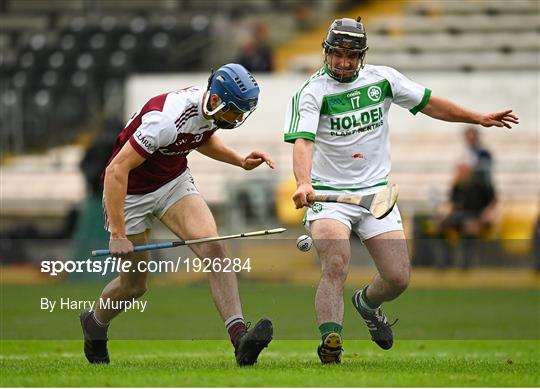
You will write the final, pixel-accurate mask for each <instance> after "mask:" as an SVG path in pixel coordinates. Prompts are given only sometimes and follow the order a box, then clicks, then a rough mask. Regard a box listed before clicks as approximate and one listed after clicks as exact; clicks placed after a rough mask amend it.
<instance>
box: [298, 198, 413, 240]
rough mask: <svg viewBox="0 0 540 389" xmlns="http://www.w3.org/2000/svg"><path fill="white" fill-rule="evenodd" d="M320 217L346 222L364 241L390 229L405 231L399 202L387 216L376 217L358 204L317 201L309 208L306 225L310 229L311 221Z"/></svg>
mask: <svg viewBox="0 0 540 389" xmlns="http://www.w3.org/2000/svg"><path fill="white" fill-rule="evenodd" d="M318 219H333V220H337V221H340V222H341V223H343V224H345V225H346V226H347V227H349V229H350V230H351V231H353V232H354V233H355V234H356V235H358V237H359V238H360V239H361V240H362V241H364V240H367V239H370V238H373V237H374V236H377V235H380V234H382V233H385V232H389V231H403V224H402V222H401V215H400V213H399V209H398V206H397V204H396V205H395V206H394V208H393V209H392V212H390V213H389V214H388V215H387V216H386V217H385V218H383V219H380V220H378V219H375V218H374V217H373V215H371V213H369V211H368V210H366V209H364V208H362V207H359V206H357V205H350V204H338V203H315V204H313V207H312V208H308V210H307V212H306V216H305V218H304V225H305V227H306V229H307V230H308V231H310V223H311V222H312V221H314V220H318Z"/></svg>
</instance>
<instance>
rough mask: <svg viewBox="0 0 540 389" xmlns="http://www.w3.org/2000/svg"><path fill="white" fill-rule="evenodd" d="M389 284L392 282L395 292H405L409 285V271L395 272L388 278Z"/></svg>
mask: <svg viewBox="0 0 540 389" xmlns="http://www.w3.org/2000/svg"><path fill="white" fill-rule="evenodd" d="M387 282H388V284H390V286H391V288H392V290H393V291H394V293H395V294H397V295H399V294H401V293H403V292H404V291H405V290H406V289H407V287H408V286H409V282H410V276H409V272H402V273H399V274H394V275H392V276H391V277H389V279H387Z"/></svg>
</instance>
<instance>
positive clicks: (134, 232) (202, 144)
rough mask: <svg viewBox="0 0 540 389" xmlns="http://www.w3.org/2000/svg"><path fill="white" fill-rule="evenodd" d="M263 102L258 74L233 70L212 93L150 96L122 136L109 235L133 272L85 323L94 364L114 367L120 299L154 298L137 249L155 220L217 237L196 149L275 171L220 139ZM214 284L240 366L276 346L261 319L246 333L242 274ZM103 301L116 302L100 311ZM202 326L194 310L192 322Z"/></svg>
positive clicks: (221, 252)
mask: <svg viewBox="0 0 540 389" xmlns="http://www.w3.org/2000/svg"><path fill="white" fill-rule="evenodd" d="M258 97H259V86H258V84H257V82H256V81H255V79H254V78H253V76H252V75H251V74H250V73H249V72H248V71H247V70H246V69H245V68H244V67H243V66H241V65H238V64H227V65H224V66H222V67H220V68H219V69H218V70H217V71H216V72H215V73H213V74H212V75H210V78H209V80H208V86H207V87H206V88H205V87H192V88H186V89H182V90H179V91H176V92H170V93H165V94H162V95H159V96H155V97H153V98H151V99H150V100H149V101H148V102H147V103H146V104H145V105H144V106H143V107H142V108H141V109H140V110H139V112H137V113H136V114H135V115H134V116H133V117H132V118H131V120H130V121H129V122H128V124H127V125H126V127H125V128H124V130H123V131H122V132H121V133H120V135H119V136H118V139H117V141H116V144H115V147H114V150H113V155H112V157H111V159H110V160H109V163H108V164H107V168H106V169H105V172H104V176H103V178H104V216H105V228H106V229H107V230H108V231H109V232H110V234H111V235H110V243H109V249H110V251H111V255H112V256H116V257H121V258H122V259H128V260H130V261H131V263H132V264H133V265H132V267H131V268H130V269H129V270H128V271H127V272H121V273H120V275H119V276H118V277H117V278H115V279H114V280H112V281H111V282H110V283H109V284H108V285H107V286H106V287H105V289H104V290H103V292H102V293H101V296H100V298H99V299H98V302H97V303H96V305H95V306H96V308H95V310H94V311H86V312H83V313H82V314H81V316H80V319H81V325H82V329H83V334H84V352H85V355H86V358H87V359H88V361H89V362H90V363H109V353H108V350H107V329H108V326H109V323H110V322H111V320H112V319H113V318H114V317H116V316H117V315H118V314H119V313H120V312H121V309H114V307H117V306H121V304H117V302H123V301H130V300H132V299H135V298H139V297H141V296H142V295H143V294H144V293H145V291H146V287H147V278H148V274H147V272H146V271H142V270H141V268H139V267H137V266H136V264H137V263H138V262H142V261H148V259H149V255H148V252H133V245H134V244H146V243H147V242H148V234H149V228H150V226H151V225H152V222H153V221H154V219H156V218H157V219H160V220H161V222H163V224H164V225H165V226H166V227H168V228H169V229H170V230H171V231H172V232H173V233H174V234H175V235H176V236H178V237H179V238H180V239H184V240H191V239H198V238H205V237H214V236H218V233H217V227H216V223H215V221H214V217H213V216H212V213H211V212H210V209H209V208H208V206H207V205H206V202H205V201H204V199H203V197H202V196H201V195H200V194H199V192H198V190H197V188H196V186H195V184H194V180H193V178H192V177H191V174H190V172H189V169H188V167H187V158H186V157H187V155H188V154H189V153H190V152H191V151H193V150H197V151H198V152H200V153H202V154H204V155H206V156H208V157H210V158H213V159H216V160H218V161H221V162H225V163H229V164H231V165H234V166H238V167H241V168H243V169H245V170H251V169H255V168H256V167H258V166H259V165H261V164H262V163H266V164H267V165H268V166H269V167H270V168H272V169H273V168H274V162H273V160H272V157H271V156H270V155H269V154H268V153H266V152H264V151H253V152H251V153H250V154H248V155H247V156H245V157H243V156H241V155H239V154H238V153H237V152H236V151H234V150H232V149H231V148H229V147H228V146H227V145H225V144H224V143H223V142H222V141H221V140H220V138H219V137H218V136H217V135H216V134H215V132H216V131H217V130H218V129H232V128H235V127H237V126H239V125H241V124H242V123H243V122H244V121H245V120H246V119H247V117H248V116H249V115H250V114H251V113H252V112H253V111H254V110H255V108H256V107H257V102H258ZM190 248H191V249H192V250H193V251H194V252H195V254H196V255H197V256H198V257H199V258H212V259H214V258H218V259H224V258H228V256H227V254H226V252H225V248H224V246H223V244H222V243H221V242H210V243H200V244H197V245H192V246H190ZM211 268H212V269H213V268H214V267H213V266H212V267H211ZM142 269H146V267H144V266H143V267H142ZM208 279H209V283H210V289H211V292H212V297H213V299H214V303H215V305H216V307H217V309H218V311H219V313H220V315H221V317H222V318H223V320H224V321H225V326H226V328H227V331H228V332H229V336H230V338H231V342H232V344H233V346H234V351H235V357H236V361H237V363H238V364H239V365H241V366H243V365H252V364H254V363H255V362H256V361H257V357H258V356H259V353H260V352H261V351H262V350H263V349H264V348H265V347H266V346H267V345H268V343H269V342H270V341H271V339H272V333H273V328H272V322H271V321H270V320H268V319H261V320H260V321H259V322H257V324H255V325H254V326H253V327H252V328H251V329H250V330H249V331H248V329H247V327H246V323H245V321H244V317H243V314H242V308H241V305H240V297H239V292H238V284H237V279H236V274H235V273H234V272H230V271H229V272H226V271H223V272H215V271H212V272H210V273H209V275H208ZM101 301H112V302H114V303H111V304H110V305H103V306H102V304H100V302H101ZM197 319H198V318H197V317H196V316H193V315H192V314H191V315H190V314H189V313H186V320H197ZM184 336H187V337H191V336H192V335H190V334H185V335H184Z"/></svg>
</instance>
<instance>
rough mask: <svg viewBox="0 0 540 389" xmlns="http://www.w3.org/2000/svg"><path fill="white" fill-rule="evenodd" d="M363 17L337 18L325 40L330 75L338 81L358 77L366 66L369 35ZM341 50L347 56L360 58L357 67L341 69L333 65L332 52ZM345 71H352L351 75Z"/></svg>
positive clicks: (324, 45) (325, 54)
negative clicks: (347, 74)
mask: <svg viewBox="0 0 540 389" xmlns="http://www.w3.org/2000/svg"><path fill="white" fill-rule="evenodd" d="M360 20H361V18H360V17H358V18H357V20H354V19H348V18H344V19H337V20H334V22H333V23H332V25H331V26H330V29H329V30H328V34H327V36H326V39H325V40H324V41H323V43H322V46H323V52H324V63H325V65H326V66H327V68H328V70H329V72H330V75H331V76H332V78H334V79H335V80H337V81H340V82H348V81H351V80H353V79H354V78H356V76H357V75H358V72H359V71H360V69H362V68H363V67H364V58H365V56H366V51H367V50H368V46H367V37H366V32H365V30H364V26H363V24H362V23H361V22H360ZM338 51H339V52H340V53H342V54H343V55H345V56H347V57H352V58H353V59H356V60H358V65H357V66H356V68H355V69H352V70H351V69H340V68H338V67H336V66H334V65H333V63H332V60H331V58H330V57H331V54H334V53H335V52H338ZM344 72H350V73H351V75H350V76H344V74H343V73H344Z"/></svg>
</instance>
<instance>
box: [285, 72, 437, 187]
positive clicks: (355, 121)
mask: <svg viewBox="0 0 540 389" xmlns="http://www.w3.org/2000/svg"><path fill="white" fill-rule="evenodd" d="M430 95H431V90H429V89H427V88H424V87H423V86H421V85H419V84H417V83H415V82H413V81H411V80H409V79H407V78H406V77H405V76H403V75H402V74H401V73H399V72H398V71H397V70H395V69H392V68H390V67H387V66H375V65H366V66H365V67H364V68H363V69H362V70H360V72H359V73H358V76H357V77H356V79H354V80H352V81H350V82H338V81H336V80H334V79H333V78H332V77H331V76H330V75H329V73H328V70H327V67H326V65H325V66H324V67H323V68H321V69H320V70H319V71H318V72H316V73H315V74H313V75H312V76H311V77H310V78H309V79H308V80H307V81H306V82H305V83H304V84H303V85H302V87H301V88H300V89H299V90H298V92H297V93H296V94H295V95H294V96H293V97H292V98H291V100H290V101H289V104H288V106H287V114H286V118H285V141H286V142H290V143H294V142H295V140H296V139H298V138H303V139H309V140H311V141H313V142H314V143H315V145H314V150H313V161H312V168H311V180H312V184H313V188H314V189H315V190H341V191H347V192H355V191H359V190H363V189H368V188H375V187H377V186H381V185H386V183H387V178H388V175H389V173H390V135H389V126H388V111H389V109H390V105H391V104H392V103H396V104H397V105H400V106H401V107H403V108H406V109H408V110H409V111H410V112H411V113H412V114H416V113H417V112H419V111H420V110H422V109H423V108H424V107H425V106H426V104H427V102H428V100H429V97H430Z"/></svg>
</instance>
